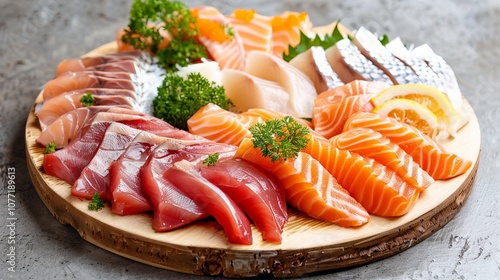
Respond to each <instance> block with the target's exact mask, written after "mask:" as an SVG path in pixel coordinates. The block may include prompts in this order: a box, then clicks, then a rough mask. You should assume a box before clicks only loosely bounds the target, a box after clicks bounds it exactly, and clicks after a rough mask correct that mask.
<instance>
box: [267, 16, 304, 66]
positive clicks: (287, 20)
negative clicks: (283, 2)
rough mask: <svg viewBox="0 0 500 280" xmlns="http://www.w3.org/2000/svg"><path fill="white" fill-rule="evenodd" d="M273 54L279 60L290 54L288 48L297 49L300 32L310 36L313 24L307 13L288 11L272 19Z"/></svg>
mask: <svg viewBox="0 0 500 280" xmlns="http://www.w3.org/2000/svg"><path fill="white" fill-rule="evenodd" d="M271 26H272V30H273V33H272V53H273V54H274V55H276V56H277V57H279V58H282V57H283V54H284V53H288V46H292V47H295V46H296V45H298V44H299V43H300V32H302V33H304V34H305V35H307V36H308V35H310V33H311V28H312V22H311V20H310V18H309V15H308V14H307V13H305V12H303V13H298V12H291V11H286V12H283V13H282V14H281V15H276V16H274V17H273V18H272V19H271Z"/></svg>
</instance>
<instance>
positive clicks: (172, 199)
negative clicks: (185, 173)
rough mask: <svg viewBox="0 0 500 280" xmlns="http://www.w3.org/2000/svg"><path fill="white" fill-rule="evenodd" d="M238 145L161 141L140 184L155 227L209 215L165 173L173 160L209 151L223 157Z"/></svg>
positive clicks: (172, 226) (179, 224) (195, 157)
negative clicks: (169, 179) (149, 205)
mask: <svg viewBox="0 0 500 280" xmlns="http://www.w3.org/2000/svg"><path fill="white" fill-rule="evenodd" d="M235 150H236V147H234V146H229V145H222V144H217V143H215V142H206V143H204V144H198V141H196V140H194V141H192V140H177V139H172V138H170V139H166V140H165V141H164V142H163V143H161V144H159V145H158V146H157V147H156V148H155V149H154V151H153V152H152V153H151V155H150V156H149V157H148V159H147V160H146V163H145V164H144V166H143V167H142V168H141V173H140V176H141V188H142V190H143V191H144V193H145V194H146V197H147V198H148V200H149V202H150V203H151V206H152V207H153V210H154V217H153V228H154V230H155V231H159V232H163V231H170V230H173V229H176V228H179V227H182V226H184V225H187V224H189V223H192V222H194V221H197V220H200V219H203V218H205V217H208V215H209V214H208V212H207V211H206V209H205V208H204V207H203V206H204V205H203V204H198V203H196V202H195V201H194V200H192V199H191V198H189V197H188V196H186V195H185V194H184V193H182V192H181V191H180V190H179V189H178V188H177V187H176V186H174V185H173V184H172V183H171V182H170V181H168V180H166V179H165V178H164V177H163V174H164V173H165V171H166V170H167V169H169V168H171V167H172V165H173V163H175V162H177V161H180V160H183V159H185V160H189V161H200V160H202V159H203V158H204V156H206V155H207V154H213V153H218V154H219V158H220V159H221V160H223V159H225V158H228V157H231V156H232V155H233V154H234V151H235Z"/></svg>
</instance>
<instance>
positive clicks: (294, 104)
mask: <svg viewBox="0 0 500 280" xmlns="http://www.w3.org/2000/svg"><path fill="white" fill-rule="evenodd" d="M244 71H245V72H247V73H249V74H251V75H254V76H257V77H259V78H261V79H265V80H268V81H272V82H275V83H278V84H279V85H281V86H282V87H283V88H285V90H286V91H287V92H288V94H289V96H290V97H289V99H288V103H287V106H288V110H287V111H286V112H283V113H287V114H291V115H293V116H295V117H299V118H311V117H312V109H313V102H314V99H315V98H316V96H317V95H318V94H317V92H316V89H315V87H314V84H313V83H312V81H311V80H310V79H309V78H308V77H307V76H306V75H305V74H304V73H302V72H301V71H300V70H299V69H297V68H295V67H293V66H292V65H290V64H289V63H287V62H285V61H284V60H282V59H280V58H278V57H277V56H274V55H272V54H268V53H265V52H260V51H252V52H250V53H248V55H247V60H246V65H245V70H244ZM281 102H282V103H285V102H286V101H285V100H283V101H281ZM277 111H280V110H277Z"/></svg>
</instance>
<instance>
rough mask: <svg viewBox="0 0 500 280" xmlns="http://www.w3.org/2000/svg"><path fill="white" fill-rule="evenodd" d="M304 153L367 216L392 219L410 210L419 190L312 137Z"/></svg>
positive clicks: (384, 169)
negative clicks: (323, 169)
mask: <svg viewBox="0 0 500 280" xmlns="http://www.w3.org/2000/svg"><path fill="white" fill-rule="evenodd" d="M303 152H304V153H307V154H309V155H310V156H311V157H313V158H314V159H316V160H317V161H319V162H320V163H321V165H322V166H323V167H324V168H325V169H326V170H328V171H329V172H330V173H331V174H332V175H333V176H334V177H335V178H336V179H337V181H338V182H339V184H340V185H341V186H342V187H344V188H345V189H346V190H347V191H348V192H349V194H350V195H351V196H352V197H353V198H354V199H356V201H358V202H359V203H360V204H361V205H363V207H364V208H365V209H366V210H367V211H368V213H370V214H374V215H378V216H383V217H394V216H401V215H404V214H406V213H408V211H410V210H411V209H412V207H413V206H414V204H415V202H416V201H417V199H418V197H419V195H420V191H419V190H417V188H415V187H413V186H411V185H410V184H408V183H406V182H405V181H403V180H402V179H401V178H400V177H399V176H398V175H397V174H396V173H395V172H394V171H393V170H391V169H389V168H387V167H386V166H384V165H382V164H380V163H379V162H377V161H374V160H369V159H367V158H364V157H362V156H361V155H359V154H357V153H352V152H349V151H347V150H339V149H337V148H335V147H334V146H332V145H330V144H325V143H323V142H321V141H318V140H316V139H314V138H311V140H310V141H309V144H308V146H307V147H306V148H305V149H304V150H303Z"/></svg>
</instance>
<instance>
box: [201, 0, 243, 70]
mask: <svg viewBox="0 0 500 280" xmlns="http://www.w3.org/2000/svg"><path fill="white" fill-rule="evenodd" d="M192 11H194V12H195V13H196V14H197V17H198V23H197V25H198V29H200V37H199V41H200V42H201V43H202V44H203V45H204V46H205V48H206V49H207V51H208V53H209V55H210V57H211V58H212V59H213V60H215V61H217V62H219V65H220V67H221V69H225V68H230V69H240V70H241V69H243V67H244V66H245V54H246V53H245V48H244V44H243V40H242V39H241V37H240V35H239V33H238V32H237V31H236V30H235V32H234V34H233V35H232V36H230V37H228V38H211V37H212V36H211V35H213V34H214V33H215V30H212V28H214V29H222V30H221V31H222V32H224V30H223V29H224V28H233V26H232V23H231V21H230V20H229V19H227V18H226V17H225V16H224V15H223V14H222V13H221V12H220V11H219V10H217V9H216V8H214V7H210V6H201V7H196V8H193V9H192ZM212 25H213V27H212ZM205 27H208V29H209V30H207V31H206V32H204V31H203V30H204V28H205ZM233 29H234V28H233ZM223 37H225V36H223Z"/></svg>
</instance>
